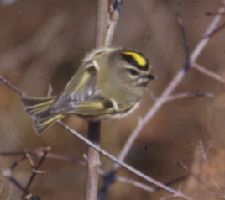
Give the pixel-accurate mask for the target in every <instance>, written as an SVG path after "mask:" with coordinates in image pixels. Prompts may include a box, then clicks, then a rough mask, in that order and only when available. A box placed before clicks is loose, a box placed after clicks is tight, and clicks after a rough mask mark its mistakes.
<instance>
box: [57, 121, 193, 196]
mask: <svg viewBox="0 0 225 200" xmlns="http://www.w3.org/2000/svg"><path fill="white" fill-rule="evenodd" d="M58 124H60V125H61V126H62V127H64V128H65V129H66V130H68V131H69V133H71V134H73V135H75V136H76V137H78V138H79V139H80V140H81V141H83V142H85V143H86V144H87V145H88V146H91V147H92V148H94V149H95V150H96V151H98V152H99V153H101V154H102V155H103V156H106V157H107V158H109V159H110V160H112V161H114V162H115V163H117V164H119V165H120V166H122V167H124V168H125V169H127V170H128V171H129V172H131V173H133V174H135V175H136V176H138V177H140V178H143V179H144V180H145V181H147V182H148V183H152V184H154V185H155V186H157V187H159V188H161V189H163V190H165V191H167V192H170V193H172V194H174V195H175V196H178V197H181V198H184V199H191V198H190V197H188V196H186V195H185V194H183V193H182V192H180V191H176V190H174V189H172V188H170V187H168V186H166V185H164V184H163V183H161V182H159V181H156V180H155V179H153V178H151V177H149V176H146V175H145V174H144V173H142V172H141V171H138V170H137V169H135V168H134V167H132V166H130V165H128V164H126V163H124V162H123V161H121V160H119V159H118V158H116V157H115V156H113V155H112V154H109V153H108V152H107V151H105V150H104V149H102V148H100V147H99V146H98V145H96V144H94V143H92V142H91V141H90V140H88V139H87V138H85V137H84V136H82V135H81V134H79V133H78V132H76V131H75V130H74V129H72V128H70V127H69V126H68V125H66V124H64V123H63V122H61V121H58Z"/></svg>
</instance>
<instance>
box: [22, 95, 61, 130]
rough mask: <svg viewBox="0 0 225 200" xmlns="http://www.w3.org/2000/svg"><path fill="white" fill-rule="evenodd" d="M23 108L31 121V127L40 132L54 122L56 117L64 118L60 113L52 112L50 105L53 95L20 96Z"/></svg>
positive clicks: (53, 99)
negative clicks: (46, 96)
mask: <svg viewBox="0 0 225 200" xmlns="http://www.w3.org/2000/svg"><path fill="white" fill-rule="evenodd" d="M21 101H22V103H23V104H24V109H25V111H26V112H27V113H28V115H29V116H30V117H31V119H32V121H33V128H34V129H35V131H36V132H37V133H39V134H41V133H42V132H43V131H44V130H45V129H46V128H47V127H48V126H50V125H52V124H53V123H55V122H56V121H57V120H58V119H62V118H64V115H62V114H52V113H51V110H50V108H51V105H52V104H53V103H54V102H55V97H49V98H32V97H31V98H30V97H22V98H21Z"/></svg>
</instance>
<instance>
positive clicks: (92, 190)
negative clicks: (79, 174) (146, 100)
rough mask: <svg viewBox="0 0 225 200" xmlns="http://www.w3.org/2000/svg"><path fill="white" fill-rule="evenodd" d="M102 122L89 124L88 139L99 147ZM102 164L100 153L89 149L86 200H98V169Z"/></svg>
mask: <svg viewBox="0 0 225 200" xmlns="http://www.w3.org/2000/svg"><path fill="white" fill-rule="evenodd" d="M100 129H101V122H100V121H97V122H89V124H88V139H89V140H90V141H92V142H93V143H94V144H96V145H98V144H99V141H100V134H101V130H100ZM99 164H100V159H99V152H98V151H96V150H95V149H94V148H92V147H90V146H89V147H88V153H87V175H86V200H96V199H97V196H98V194H97V192H98V167H99Z"/></svg>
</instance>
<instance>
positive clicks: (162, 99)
mask: <svg viewBox="0 0 225 200" xmlns="http://www.w3.org/2000/svg"><path fill="white" fill-rule="evenodd" d="M224 12H225V8H224V5H223V6H222V7H220V8H219V10H218V15H216V16H215V17H214V18H213V20H212V22H211V23H210V24H209V26H208V28H207V30H206V32H205V34H204V35H203V37H202V39H201V40H200V41H199V42H198V44H197V45H196V47H195V49H194V50H193V52H192V53H191V56H190V60H189V66H190V68H192V66H194V65H195V64H196V61H197V59H198V57H199V56H200V55H201V53H202V51H203V50H204V49H205V47H206V46H207V44H208V42H209V41H210V38H211V33H212V32H214V30H216V29H217V27H218V24H219V22H220V21H221V19H222V17H223V16H222V14H223V13H224ZM206 36H207V37H206ZM186 74H187V71H186V70H183V68H182V69H181V70H179V71H178V72H177V74H176V75H175V77H174V79H173V80H172V81H171V82H170V83H169V84H168V86H167V87H166V89H165V90H164V91H163V92H162V94H161V96H160V97H159V98H158V100H157V101H156V102H155V103H154V104H153V106H152V107H151V108H150V109H149V110H148V112H147V113H146V114H145V116H144V117H143V118H140V119H139V122H138V124H137V126H136V127H135V129H134V130H133V131H132V133H131V135H130V137H129V138H128V140H127V142H126V144H125V145H124V147H123V149H122V151H121V152H120V154H119V156H118V157H119V160H121V161H122V160H124V159H125V158H126V156H127V155H128V152H129V151H130V149H131V147H132V146H133V143H134V141H135V140H136V139H137V138H138V136H139V135H140V133H141V130H142V129H143V127H144V126H145V125H146V124H147V123H149V122H150V121H151V119H152V118H153V117H154V116H155V114H156V113H157V112H158V111H159V110H160V108H161V107H162V106H163V105H164V104H165V103H166V101H167V99H168V97H169V96H170V95H171V94H172V93H173V92H174V90H175V89H176V87H177V86H178V85H179V84H180V82H181V81H182V80H183V79H184V77H185V76H186ZM118 168H119V164H118V163H115V164H114V167H113V169H114V170H116V169H118Z"/></svg>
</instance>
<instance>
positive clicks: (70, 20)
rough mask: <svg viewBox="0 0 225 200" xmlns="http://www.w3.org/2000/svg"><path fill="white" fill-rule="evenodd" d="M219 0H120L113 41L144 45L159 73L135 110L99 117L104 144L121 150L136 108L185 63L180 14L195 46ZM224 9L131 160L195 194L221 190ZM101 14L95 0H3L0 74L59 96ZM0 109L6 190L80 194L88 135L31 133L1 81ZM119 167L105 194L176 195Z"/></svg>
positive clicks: (72, 120)
mask: <svg viewBox="0 0 225 200" xmlns="http://www.w3.org/2000/svg"><path fill="white" fill-rule="evenodd" d="M223 6H224V5H223V3H222V2H221V0H141V1H140V0H139V1H138V0H124V3H123V6H122V9H121V15H120V19H119V23H118V26H117V29H116V32H115V35H114V41H113V44H114V45H119V46H123V47H126V48H132V49H137V50H140V51H143V52H144V54H145V55H146V56H147V57H148V58H149V60H150V62H151V64H152V65H153V66H154V67H155V75H156V77H157V80H156V81H155V82H154V83H152V84H150V85H149V90H148V91H149V92H147V93H146V95H145V97H144V98H143V101H142V103H141V107H140V108H139V109H138V110H137V111H135V112H134V113H132V114H131V115H130V116H128V117H126V118H124V119H119V120H116V119H113V120H105V121H104V122H103V125H102V135H101V146H102V147H103V148H104V149H106V150H107V151H108V152H110V153H111V154H113V155H117V154H119V152H120V151H121V149H122V148H123V146H124V144H125V143H126V141H127V138H128V137H129V136H130V134H131V132H132V130H134V128H135V127H136V125H137V123H138V121H139V118H140V116H144V115H145V113H146V112H147V111H148V110H149V108H151V107H152V106H153V105H155V103H156V102H158V101H159V99H158V97H159V96H160V95H161V94H162V92H163V91H164V89H165V88H167V86H168V84H169V83H170V81H171V80H173V79H174V77H175V76H176V74H177V72H179V71H180V69H181V68H182V66H183V65H184V63H185V62H186V61H185V57H186V53H185V47H184V43H183V39H182V33H181V29H180V26H179V23H178V15H179V16H180V18H181V19H182V24H183V27H184V29H185V34H186V39H187V40H188V44H189V47H188V50H189V52H190V53H191V52H193V50H195V49H196V45H197V44H199V42H201V41H202V37H203V36H204V33H205V31H206V30H207V29H208V28H209V25H210V23H211V22H212V21H213V20H215V17H216V16H217V15H218V10H219V9H223V8H224V7H223ZM220 11H221V10H220ZM223 14H224V13H222V14H221V13H220V14H219V15H218V16H219V17H220V18H221V19H220V21H219V24H218V26H217V27H219V28H218V29H217V28H216V31H213V34H212V35H205V38H206V39H209V42H208V44H207V46H206V47H205V48H204V50H203V51H202V53H201V54H199V55H200V57H198V59H197V63H198V64H197V63H196V62H191V61H192V60H190V63H191V64H193V65H192V69H190V70H189V71H188V72H187V73H186V72H185V74H184V76H183V79H182V81H181V82H179V84H178V87H176V89H175V91H174V92H173V95H170V99H169V101H168V99H167V101H168V102H166V103H165V104H163V106H161V107H160V110H157V112H155V113H154V115H153V117H152V118H151V120H147V123H146V124H145V126H144V127H143V128H142V129H141V132H140V135H139V136H138V138H137V139H136V140H135V142H134V144H133V146H132V147H131V149H130V151H129V154H128V156H127V157H126V159H125V161H126V163H129V164H130V165H132V166H134V167H135V168H137V169H139V170H140V171H142V172H144V173H145V174H147V175H149V176H151V177H153V178H154V179H156V180H158V181H161V182H162V183H165V184H168V185H169V186H170V187H171V188H175V189H176V190H177V191H182V192H184V193H185V194H186V195H187V196H189V197H192V198H193V199H198V200H201V199H202V200H220V199H221V200H222V199H224V198H225V188H224V185H225V167H224V166H225V150H224V146H225V132H224V130H225V114H224V113H225V96H224V83H225V79H223V78H224V74H225V70H224V65H225V40H224V38H225V30H223V27H224V21H225V20H224V19H223ZM95 17H96V1H88V0H73V1H72V0H17V1H13V0H11V1H7V0H4V1H3V0H0V24H1V27H2V28H1V30H0V74H1V75H3V76H4V77H5V78H7V80H9V81H10V82H11V83H13V85H14V86H16V87H17V89H19V90H21V91H23V92H24V93H26V94H27V95H29V96H46V95H47V94H48V93H49V91H50V90H51V89H50V88H52V94H53V95H55V94H59V93H60V91H62V89H63V87H64V86H65V83H66V82H67V81H68V80H69V79H70V77H71V76H72V75H73V73H74V72H75V71H76V69H77V67H78V66H79V63H80V60H81V59H82V57H83V56H84V54H85V53H86V52H87V51H89V50H90V49H92V48H93V46H94V44H95V41H94V38H95ZM191 58H193V57H191ZM204 69H207V70H210V71H204ZM0 116H1V120H0V135H1V140H0V153H1V154H2V156H1V157H0V171H1V173H0V199H2V200H14V199H20V198H21V196H22V195H23V190H25V191H26V192H28V193H29V192H31V193H32V194H33V197H31V198H30V199H32V198H33V200H34V199H38V198H35V196H39V197H40V199H47V200H51V199H54V200H62V199H63V200H72V199H84V194H85V174H86V172H85V158H84V154H85V153H86V149H87V145H86V144H85V143H84V142H81V141H80V140H78V139H76V137H74V136H73V135H71V134H68V131H67V130H65V129H64V128H63V127H60V126H59V125H54V126H53V127H51V128H50V129H48V131H47V132H46V134H44V135H42V136H37V135H35V133H34V131H33V129H32V127H31V121H30V119H29V118H28V116H27V115H26V114H25V112H24V110H23V108H22V105H21V103H20V102H19V97H18V95H17V94H16V93H15V92H14V91H13V90H12V89H10V88H8V87H6V85H5V84H0ZM65 123H66V124H68V125H69V126H70V127H72V128H73V129H75V130H77V131H79V132H80V133H83V135H84V136H86V135H85V133H86V132H87V123H86V122H85V121H83V120H81V119H79V118H77V117H76V116H70V117H68V118H67V119H66V120H65ZM46 146H47V148H46ZM48 146H51V148H49V147H48ZM4 153H6V154H4ZM15 154H16V155H15ZM101 160H102V169H101V170H102V171H100V174H101V175H103V174H104V172H107V171H108V170H110V169H111V167H112V165H114V167H115V163H114V162H112V161H110V160H108V159H105V157H102V158H101ZM39 165H40V166H39ZM9 169H11V171H9ZM35 170H36V171H35ZM36 172H37V173H36ZM10 173H12V174H10ZM32 174H33V178H32V176H31V175H32ZM11 175H12V176H11ZM118 175H120V176H117V177H116V182H115V183H114V184H112V185H111V187H110V188H109V190H108V192H107V198H106V199H109V200H113V199H122V200H126V199H129V200H139V199H140V200H142V199H156V200H157V199H160V198H164V199H175V196H174V194H171V193H168V192H165V191H164V190H162V189H159V188H158V187H155V186H154V184H152V185H149V184H146V182H144V181H143V180H142V179H141V178H137V177H136V176H135V175H133V174H132V173H129V172H128V171H127V170H126V169H122V168H121V169H119V174H118ZM124 177H129V180H128V179H125V178H124ZM130 179H132V181H130ZM15 181H16V182H15ZM134 181H140V182H134ZM141 183H143V184H146V185H141ZM16 184H19V185H16ZM29 184H30V185H29ZM134 184H136V185H135V186H134ZM138 184H139V185H138ZM20 186H23V187H22V188H20ZM99 186H100V188H101V184H99ZM147 186H148V187H147ZM150 186H152V188H151V187H150ZM140 187H141V188H140ZM151 189H152V190H154V192H151V191H150V190H151Z"/></svg>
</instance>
